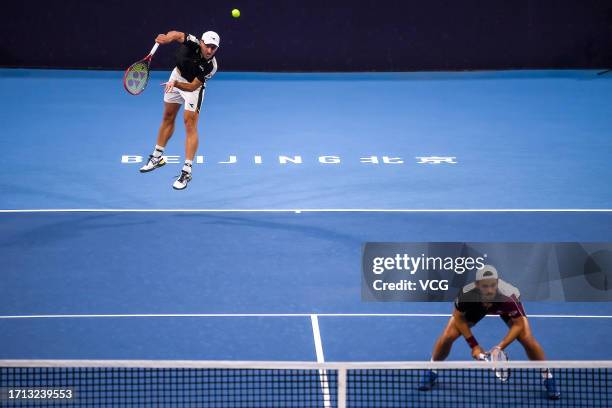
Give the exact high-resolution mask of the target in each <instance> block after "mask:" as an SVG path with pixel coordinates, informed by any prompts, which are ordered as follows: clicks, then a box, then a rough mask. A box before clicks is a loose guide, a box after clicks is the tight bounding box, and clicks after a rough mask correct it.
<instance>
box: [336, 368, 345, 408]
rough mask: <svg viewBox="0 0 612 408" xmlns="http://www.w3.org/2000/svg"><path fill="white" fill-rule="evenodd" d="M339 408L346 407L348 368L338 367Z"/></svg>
mask: <svg viewBox="0 0 612 408" xmlns="http://www.w3.org/2000/svg"><path fill="white" fill-rule="evenodd" d="M338 408H346V368H339V369H338Z"/></svg>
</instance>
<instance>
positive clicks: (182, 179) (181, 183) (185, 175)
mask: <svg viewBox="0 0 612 408" xmlns="http://www.w3.org/2000/svg"><path fill="white" fill-rule="evenodd" d="M190 181H191V173H190V172H188V171H185V170H181V175H180V176H179V177H178V179H176V181H175V182H174V184H172V188H173V189H175V190H184V189H185V188H187V184H188V183H189V182H190Z"/></svg>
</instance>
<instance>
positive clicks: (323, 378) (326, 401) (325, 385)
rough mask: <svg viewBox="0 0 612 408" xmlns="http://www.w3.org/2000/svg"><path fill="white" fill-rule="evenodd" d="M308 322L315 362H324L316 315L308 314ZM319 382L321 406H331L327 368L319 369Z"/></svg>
mask: <svg viewBox="0 0 612 408" xmlns="http://www.w3.org/2000/svg"><path fill="white" fill-rule="evenodd" d="M310 323H311V324H312V336H313V337H314V344H315V352H316V354H317V363H324V362H325V356H324V354H323V342H322V341H321V331H320V330H319V319H318V318H317V315H315V314H313V315H310ZM319 382H320V383H321V392H322V393H323V406H324V407H325V408H331V397H330V393H329V381H328V378H327V370H324V369H323V370H319Z"/></svg>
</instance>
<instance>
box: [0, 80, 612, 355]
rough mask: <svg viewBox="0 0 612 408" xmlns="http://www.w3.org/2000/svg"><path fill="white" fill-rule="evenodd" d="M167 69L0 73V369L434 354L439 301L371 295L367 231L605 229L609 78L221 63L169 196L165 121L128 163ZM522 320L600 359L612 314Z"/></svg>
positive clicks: (587, 309) (154, 120) (428, 235)
mask: <svg viewBox="0 0 612 408" xmlns="http://www.w3.org/2000/svg"><path fill="white" fill-rule="evenodd" d="M165 77H166V73H162V72H156V73H154V76H153V78H152V79H151V84H150V85H149V86H150V89H148V90H147V92H145V93H144V94H143V95H141V96H139V97H133V96H129V95H127V94H126V93H125V92H124V91H123V89H122V87H121V74H120V73H119V72H113V71H111V72H96V71H62V70H6V69H4V70H0V94H1V95H2V97H3V98H4V99H8V98H10V96H11V95H12V94H14V93H16V92H19V93H21V94H22V95H26V98H24V99H23V100H22V101H21V102H20V103H19V104H9V105H6V106H5V107H4V109H3V110H2V111H1V112H0V115H1V117H2V121H3V123H4V131H3V132H2V133H1V134H0V140H1V142H2V145H3V150H4V154H3V169H4V171H3V172H2V173H1V174H0V208H1V209H2V213H0V228H1V230H2V235H1V236H0V257H1V258H2V259H3V260H4V262H3V268H2V269H3V270H2V285H0V299H1V300H0V331H1V332H2V333H5V335H4V336H1V337H0V350H1V351H0V359H32V358H33V359H185V360H285V361H306V362H307V361H317V360H318V361H407V360H417V361H427V360H429V357H430V353H431V348H432V346H433V342H434V341H435V339H436V338H437V336H438V335H439V334H440V332H441V330H442V328H443V327H444V324H445V322H446V319H447V316H448V315H449V314H450V313H451V311H452V304H448V303H375V302H363V301H362V300H361V292H360V291H361V288H360V285H361V276H360V262H361V258H360V256H361V249H362V245H363V244H364V243H365V242H368V241H377V242H412V241H418V242H424V241H431V242H438V241H440V242H449V241H462V242H463V241H480V242H488V241H503V242H565V241H585V242H609V241H610V240H612V228H611V227H612V212H611V211H610V205H609V204H610V202H611V199H612V189H610V186H609V180H610V179H611V178H612V177H611V176H612V166H610V152H611V151H612V141H611V140H610V138H609V134H610V132H611V131H612V119H611V118H612V106H611V105H610V104H609V103H608V98H609V95H610V94H611V92H612V77H606V76H601V77H597V76H596V75H595V73H594V71H589V70H577V71H520V72H516V71H510V72H469V73H444V72H439V73H402V74H399V73H398V74H390V73H386V74H372V73H369V74H263V73H262V74H256V73H219V74H218V77H217V78H216V79H215V81H214V82H211V84H210V85H209V87H208V89H207V96H206V98H207V99H206V101H205V103H204V110H203V114H202V115H201V116H202V117H201V119H200V126H201V148H200V150H199V152H198V155H200V158H199V159H197V160H196V162H195V163H194V169H193V174H194V179H193V181H192V183H191V184H190V185H189V188H188V189H187V190H185V191H181V192H177V191H174V190H173V189H172V188H171V183H172V180H173V177H174V176H176V173H177V172H178V171H179V170H180V164H179V163H182V159H183V158H182V156H181V155H182V154H183V153H182V152H183V141H184V129H183V127H182V124H180V122H179V124H178V125H177V131H176V134H175V136H174V139H172V140H171V141H170V144H169V146H168V149H167V157H168V162H169V165H168V166H166V167H164V168H163V169H160V170H157V171H155V172H153V173H151V174H140V173H139V172H138V168H139V167H140V165H141V164H138V163H139V162H140V160H141V159H142V158H146V156H147V155H148V153H149V151H150V148H151V145H152V143H153V142H154V138H155V134H156V131H157V127H158V125H159V120H160V115H161V108H162V102H161V97H162V88H161V87H159V89H158V88H156V87H157V84H158V83H161V82H163V81H164V79H165ZM67 89H81V91H80V92H79V94H80V95H79V97H78V98H67V97H66V90H67ZM459 107H460V109H459ZM175 156H176V157H175ZM173 163H176V164H173ZM526 310H527V314H528V315H530V316H532V317H531V319H530V320H531V324H532V328H533V331H534V333H535V335H536V336H537V338H538V339H539V341H540V342H541V343H542V345H543V347H544V349H545V350H546V353H547V357H548V358H550V359H553V360H606V359H612V355H611V354H610V351H609V347H608V346H607V343H608V342H607V340H606V339H608V338H609V337H610V335H611V334H612V320H610V319H612V304H610V303H608V302H597V303H569V302H568V303H562V302H557V303H549V302H548V303H545V302H542V303H538V302H531V303H529V302H527V304H526ZM475 330H476V333H477V334H478V337H479V339H480V341H481V343H483V344H485V345H489V346H490V345H493V344H495V343H496V342H497V341H498V340H499V338H501V337H502V335H503V333H504V332H505V326H504V325H503V324H502V323H501V321H499V319H496V318H490V319H485V321H483V323H481V324H479V325H478V327H477V328H476V329H475ZM570 333H583V334H584V333H588V334H589V335H588V336H585V335H581V336H576V335H570ZM509 353H510V355H511V356H512V357H513V358H514V359H518V360H522V359H525V358H526V356H525V355H524V352H523V350H522V349H521V348H520V346H516V345H512V346H511V347H510V349H509ZM468 358H469V354H468V348H467V347H465V346H464V345H463V344H457V345H456V346H455V347H454V349H453V352H452V354H451V359H452V360H466V359H468Z"/></svg>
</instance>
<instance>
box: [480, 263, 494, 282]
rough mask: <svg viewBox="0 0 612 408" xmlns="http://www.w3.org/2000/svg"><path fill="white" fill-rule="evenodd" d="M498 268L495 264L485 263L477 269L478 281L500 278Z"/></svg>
mask: <svg viewBox="0 0 612 408" xmlns="http://www.w3.org/2000/svg"><path fill="white" fill-rule="evenodd" d="M498 278H499V275H498V274H497V269H495V267H494V266H493V265H484V266H483V267H482V268H480V269H479V270H477V271H476V281H480V280H483V279H498Z"/></svg>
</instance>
